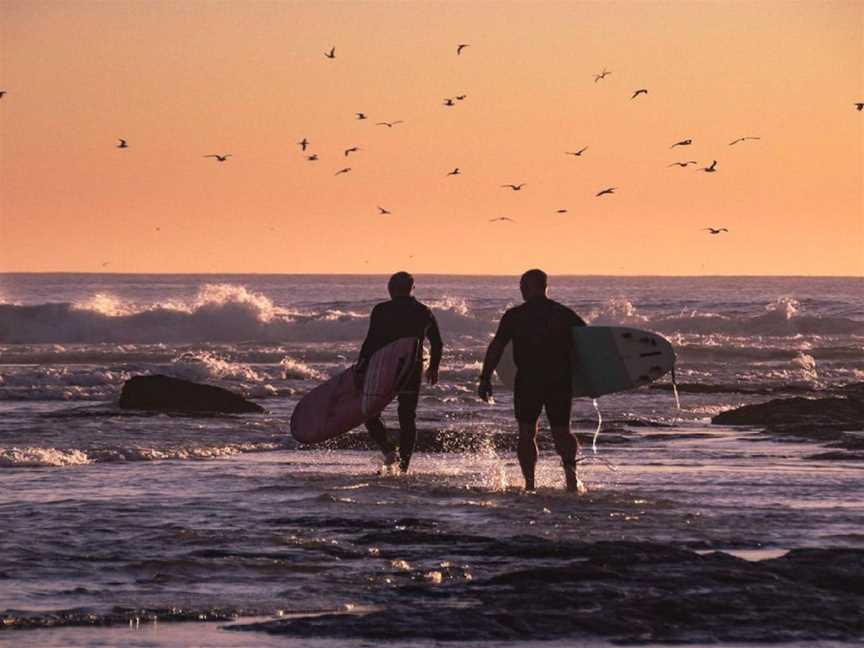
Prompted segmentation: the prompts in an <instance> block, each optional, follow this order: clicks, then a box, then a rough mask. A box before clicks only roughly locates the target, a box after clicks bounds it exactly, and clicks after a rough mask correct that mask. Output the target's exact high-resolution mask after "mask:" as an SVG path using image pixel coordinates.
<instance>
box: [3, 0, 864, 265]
mask: <svg viewBox="0 0 864 648" xmlns="http://www.w3.org/2000/svg"><path fill="white" fill-rule="evenodd" d="M458 43H470V47H468V48H466V49H465V51H464V52H463V53H462V55H461V56H457V55H456V45H457V44H458ZM331 46H335V47H336V58H335V59H334V60H329V59H327V58H325V57H324V51H325V50H329V48H330V47H331ZM604 67H605V68H606V69H608V70H610V71H611V74H610V75H609V76H608V77H606V78H605V79H603V80H601V81H599V82H596V83H595V81H594V78H593V75H594V74H595V73H598V72H600V71H601V70H602V69H603V68H604ZM637 88H647V89H648V94H647V95H643V96H640V97H638V98H636V99H632V100H631V98H630V97H631V95H632V93H633V91H634V90H636V89H637ZM0 89H2V90H6V91H7V94H6V95H5V96H4V97H3V98H2V99H0V138H2V139H0V271H112V272H274V273H277V272H278V273H306V272H315V273H366V272H390V271H393V270H396V269H401V268H405V269H408V270H412V271H414V272H418V273H430V272H436V273H472V274H475V273H476V274H503V273H506V274H512V273H516V272H520V271H522V270H524V269H525V268H526V267H530V266H540V267H543V268H544V269H546V270H547V271H549V272H551V273H555V274H651V275H657V274H684V275H687V274H694V275H699V274H780V275H807V274H822V275H855V276H860V275H864V112H858V111H856V109H855V107H854V105H853V103H854V102H860V101H864V2H861V1H854V2H815V1H813V2H789V1H783V2H770V1H765V0H760V1H758V2H716V3H715V2H708V3H704V2H700V3H696V2H673V1H666V2H650V3H649V2H591V3H577V2H543V3H539V2H530V3H529V2H477V1H468V2H440V3H432V2H399V3H397V2H355V3H336V2H193V1H184V2H156V1H149V0H148V1H146V2H144V1H140V2H124V1H115V2H99V3H97V2H77V1H73V0H70V1H67V2H50V3H45V2H38V1H33V0H26V1H18V0H0ZM461 93H464V94H466V95H467V98H466V99H465V100H464V101H461V102H456V105H455V106H453V107H446V106H444V105H443V100H444V98H446V97H453V96H455V95H457V94H461ZM355 112H364V113H366V114H367V115H368V117H369V119H368V120H366V121H358V120H356V119H355V116H354V113H355ZM400 119H401V120H404V123H402V124H399V125H397V126H394V127H393V128H387V127H384V126H376V125H375V122H378V121H382V120H387V121H392V120H400ZM742 136H758V137H760V138H761V139H760V140H758V141H746V142H741V143H739V144H736V145H735V146H729V142H731V141H732V140H734V139H736V138H738V137H742ZM121 137H122V138H125V139H127V140H128V142H129V148H128V149H118V148H116V143H117V138H121ZM303 137H306V138H308V139H309V140H310V142H311V146H310V152H314V153H317V154H318V155H319V157H320V159H319V160H318V161H316V162H309V161H307V160H306V159H305V157H304V154H303V153H302V152H301V151H300V148H299V146H297V145H296V142H297V141H299V140H301V139H302V138H303ZM687 138H692V140H693V144H692V145H691V146H689V147H678V148H675V149H670V146H671V145H672V144H673V143H674V142H676V141H679V140H683V139H687ZM351 146H358V147H360V149H361V150H360V151H359V152H358V153H355V154H352V155H351V157H349V158H347V159H346V157H345V156H344V155H343V152H342V151H343V150H344V149H346V148H348V147H351ZM584 146H587V147H588V149H587V151H586V152H585V153H584V154H583V155H582V156H581V157H573V156H568V155H565V153H564V152H565V151H575V150H578V149H580V148H582V147H584ZM213 153H231V154H232V155H233V157H232V158H230V159H229V160H228V161H227V162H225V163H219V162H217V161H216V160H214V159H211V158H204V157H202V156H204V155H206V154H213ZM689 159H692V160H698V161H699V165H698V166H696V167H693V166H690V167H688V168H678V167H668V166H667V165H668V164H669V163H671V162H674V161H678V160H689ZM714 159H716V160H717V161H718V164H717V172H716V173H705V172H703V171H702V170H701V168H702V167H704V166H707V165H708V164H710V163H711V161H712V160H714ZM343 167H351V168H352V171H351V172H350V173H348V174H345V175H340V176H335V175H334V174H335V173H336V171H338V170H339V169H341V168H343ZM454 167H459V168H460V169H461V175H459V176H454V177H447V175H446V174H447V173H448V172H449V171H451V170H452V169H453V168H454ZM523 182H524V183H527V184H526V186H525V187H524V188H523V189H522V191H519V192H513V191H511V190H509V189H504V188H501V187H500V186H499V185H501V184H505V183H517V184H518V183H523ZM606 187H616V188H617V189H616V192H615V194H614V195H607V196H602V197H599V198H598V197H595V194H596V193H597V192H598V191H600V190H601V189H603V188H606ZM378 205H380V206H382V207H385V208H387V209H388V210H391V211H392V214H391V215H383V216H382V215H379V213H378V209H377V206H378ZM558 209H567V210H568V212H567V213H566V214H558V213H556V210H558ZM500 216H506V217H509V218H512V219H514V220H515V221H517V222H516V223H508V222H496V223H490V222H489V219H491V218H496V217H500ZM708 226H713V227H727V228H729V229H730V230H731V231H730V232H729V234H728V235H720V236H711V235H709V234H708V233H707V232H704V231H701V228H704V227H708ZM157 228H158V229H157ZM412 256H413V258H412ZM105 263H107V265H105V266H104V267H103V264H105Z"/></svg>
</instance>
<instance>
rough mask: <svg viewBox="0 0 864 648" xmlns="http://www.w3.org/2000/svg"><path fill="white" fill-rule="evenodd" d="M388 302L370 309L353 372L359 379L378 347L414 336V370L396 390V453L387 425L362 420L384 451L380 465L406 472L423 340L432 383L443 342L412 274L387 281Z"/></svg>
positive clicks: (413, 433)
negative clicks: (417, 296) (428, 352)
mask: <svg viewBox="0 0 864 648" xmlns="http://www.w3.org/2000/svg"><path fill="white" fill-rule="evenodd" d="M387 290H388V292H389V293H390V301H386V302H381V303H380V304H377V305H376V306H375V308H373V309H372V315H371V316H370V318H369V332H368V333H367V334H366V340H365V341H364V342H363V346H362V347H361V349H360V356H359V358H358V359H357V369H356V375H357V376H358V377H359V378H360V380H362V378H363V375H364V373H365V370H366V367H367V365H368V363H369V358H370V357H372V354H373V353H375V352H376V351H377V350H378V349H380V348H382V347H384V346H386V345H388V344H390V343H391V342H394V341H396V340H398V339H399V338H404V337H413V338H417V339H418V340H419V341H420V344H418V345H417V361H416V363H415V365H414V370H413V371H412V372H411V374H410V375H409V376H408V379H407V380H406V381H405V384H404V385H403V386H402V389H401V390H400V391H399V395H398V400H399V408H398V410H397V411H398V414H399V430H400V433H399V452H398V453H397V451H396V446H395V445H394V444H393V442H392V441H390V439H388V438H387V428H385V427H384V422H383V421H382V420H381V417H380V416H376V417H374V418H371V419H369V420H368V421H366V429H367V430H369V436H371V437H372V440H373V441H375V443H376V444H377V445H378V447H379V448H381V452H382V453H383V454H384V465H385V466H386V467H388V468H389V467H390V466H392V465H393V464H395V463H396V462H397V461H399V467H400V469H401V470H402V472H403V473H404V472H407V471H408V465H409V464H410V463H411V455H412V454H413V452H414V443H415V442H416V440H417V425H416V423H415V418H416V416H417V402H418V400H419V399H420V382H421V380H420V378H421V373H422V370H423V340H424V339H428V340H429V346H430V347H431V359H430V360H429V368H428V369H427V370H426V382H428V383H429V384H430V385H434V384H435V383H437V382H438V366H439V365H440V364H441V353H442V351H443V349H444V344H443V342H442V341H441V333H440V332H439V330H438V322H437V321H435V316H434V315H433V314H432V311H431V310H430V309H429V308H428V307H427V306H425V305H423V304H421V303H420V302H419V301H417V300H416V299H415V298H414V297H413V296H412V295H411V293H412V291H413V290H414V277H412V276H411V275H410V274H408V273H407V272H397V273H396V274H394V275H393V276H392V277H390V280H389V281H388V282H387Z"/></svg>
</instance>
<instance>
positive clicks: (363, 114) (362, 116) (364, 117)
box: [354, 113, 366, 119]
mask: <svg viewBox="0 0 864 648" xmlns="http://www.w3.org/2000/svg"><path fill="white" fill-rule="evenodd" d="M354 114H355V115H357V119H366V113H354Z"/></svg>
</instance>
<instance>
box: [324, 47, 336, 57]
mask: <svg viewBox="0 0 864 648" xmlns="http://www.w3.org/2000/svg"><path fill="white" fill-rule="evenodd" d="M324 56H326V57H327V58H329V59H335V58H336V48H335V47H331V48H330V51H329V52H324Z"/></svg>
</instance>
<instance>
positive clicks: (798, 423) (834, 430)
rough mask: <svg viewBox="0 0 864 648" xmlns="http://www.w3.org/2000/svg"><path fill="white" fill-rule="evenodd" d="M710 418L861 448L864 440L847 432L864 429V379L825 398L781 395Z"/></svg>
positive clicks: (837, 446) (856, 448) (716, 422)
mask: <svg viewBox="0 0 864 648" xmlns="http://www.w3.org/2000/svg"><path fill="white" fill-rule="evenodd" d="M711 422H712V423H714V424H717V425H752V426H759V427H764V428H765V431H766V432H768V433H771V434H778V435H786V436H795V437H802V438H807V439H811V440H814V441H822V442H827V441H831V442H833V443H831V444H830V446H829V447H831V448H845V449H847V450H858V449H861V448H862V447H864V440H862V438H861V437H860V436H856V435H854V434H847V432H852V431H856V430H861V429H864V383H853V384H851V385H846V386H845V387H843V388H841V389H839V390H838V391H837V395H834V396H829V397H826V398H780V399H775V400H770V401H768V402H766V403H757V404H755V405H744V406H743V407H738V408H736V409H732V410H728V411H726V412H721V413H720V414H718V415H717V416H715V417H714V418H712V419H711ZM841 457H842V455H841V454H840V453H833V454H832V455H831V456H830V457H828V456H827V455H826V456H823V457H819V458H820V459H829V458H830V459H840V458H841ZM814 458H815V456H814ZM848 458H853V459H854V457H851V456H850V457H848Z"/></svg>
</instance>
